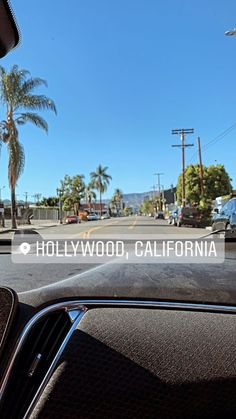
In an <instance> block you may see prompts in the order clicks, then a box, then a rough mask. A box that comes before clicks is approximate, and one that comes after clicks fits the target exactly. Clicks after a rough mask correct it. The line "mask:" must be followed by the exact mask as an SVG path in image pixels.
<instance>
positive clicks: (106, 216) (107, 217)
mask: <svg viewBox="0 0 236 419" xmlns="http://www.w3.org/2000/svg"><path fill="white" fill-rule="evenodd" d="M109 218H111V217H110V215H109V214H108V213H107V214H103V215H102V216H101V220H108V219H109Z"/></svg>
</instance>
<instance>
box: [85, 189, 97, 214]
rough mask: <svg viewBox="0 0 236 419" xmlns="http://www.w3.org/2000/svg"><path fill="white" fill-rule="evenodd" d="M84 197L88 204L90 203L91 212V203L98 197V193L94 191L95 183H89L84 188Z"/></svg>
mask: <svg viewBox="0 0 236 419" xmlns="http://www.w3.org/2000/svg"><path fill="white" fill-rule="evenodd" d="M84 197H85V201H86V205H88V203H89V210H90V212H91V203H92V200H93V199H96V193H95V192H94V191H93V185H92V184H91V183H89V184H88V185H87V186H86V187H85V190H84Z"/></svg>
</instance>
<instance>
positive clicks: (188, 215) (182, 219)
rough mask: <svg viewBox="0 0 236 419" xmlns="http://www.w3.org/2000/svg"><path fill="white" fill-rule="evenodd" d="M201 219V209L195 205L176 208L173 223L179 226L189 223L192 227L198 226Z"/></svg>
mask: <svg viewBox="0 0 236 419" xmlns="http://www.w3.org/2000/svg"><path fill="white" fill-rule="evenodd" d="M201 221H202V214H201V211H200V210H199V209H198V208H196V207H183V208H180V209H179V210H178V213H177V214H176V217H175V219H174V225H176V226H178V227H181V226H182V225H191V226H192V227H200V225H201Z"/></svg>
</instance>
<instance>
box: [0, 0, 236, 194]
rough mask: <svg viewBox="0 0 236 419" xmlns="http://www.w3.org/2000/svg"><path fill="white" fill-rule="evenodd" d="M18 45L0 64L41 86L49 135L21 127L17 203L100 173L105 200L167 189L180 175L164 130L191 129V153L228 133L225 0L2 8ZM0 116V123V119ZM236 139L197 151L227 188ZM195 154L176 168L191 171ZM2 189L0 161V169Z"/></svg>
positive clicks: (0, 161) (88, 0)
mask: <svg viewBox="0 0 236 419" xmlns="http://www.w3.org/2000/svg"><path fill="white" fill-rule="evenodd" d="M12 6H13V9H14V10H15V14H16V16H17V21H18V24H19V26H20V29H21V33H22V43H21V46H20V47H19V48H18V49H16V50H15V51H13V52H12V53H11V54H10V55H8V56H7V57H6V58H4V59H3V60H2V62H1V64H2V65H3V66H5V67H6V68H10V67H11V66H12V65H13V64H15V63H17V64H18V65H19V66H20V67H22V68H26V69H28V70H30V71H31V74H32V75H33V76H40V77H42V78H45V79H46V80H47V82H48V89H41V90H40V91H39V93H46V94H47V95H48V96H50V97H52V98H53V99H54V100H55V102H56V105H57V109H58V115H57V117H56V116H54V115H53V114H51V113H49V112H47V113H46V114H45V115H44V116H45V117H46V119H47V121H48V123H49V134H48V135H45V134H44V133H43V132H41V130H39V129H37V128H35V127H33V126H28V127H24V128H21V130H20V138H21V141H22V143H23V144H24V147H25V153H26V165H25V171H24V174H23V175H22V177H21V178H20V180H19V182H18V187H17V194H18V199H22V198H23V194H24V192H25V191H27V192H28V194H29V196H30V195H33V194H34V193H41V194H42V195H44V196H48V195H55V190H56V188H57V186H58V184H59V180H60V179H61V178H63V177H64V175H65V174H66V173H67V174H69V175H74V174H80V173H83V174H85V176H86V180H87V181H88V180H89V173H90V171H92V170H94V169H95V168H96V166H97V165H98V164H99V163H101V164H103V165H105V166H108V167H109V173H110V174H111V175H112V177H113V180H112V183H111V186H110V188H109V190H108V192H107V196H110V195H111V193H112V192H113V189H114V188H116V187H119V188H121V189H122V190H123V192H143V191H146V190H150V187H151V185H153V184H154V183H155V177H154V176H153V173H154V172H157V171H158V172H163V173H164V176H163V177H162V184H163V185H164V186H165V187H169V185H170V184H171V183H175V182H176V180H177V177H178V175H179V173H180V169H181V157H180V150H179V149H174V148H171V144H173V143H179V142H180V140H179V138H178V137H177V136H172V135H171V129H172V128H182V127H184V128H194V129H195V134H194V135H193V136H191V137H189V138H188V142H193V143H194V144H196V137H197V135H200V137H201V141H202V145H203V146H204V144H206V143H208V142H209V141H210V140H212V139H214V138H215V137H216V136H217V135H219V134H220V133H221V132H223V131H224V130H226V129H227V128H228V127H229V126H231V125H232V124H234V123H235V122H236V105H235V96H236V71H235V68H236V37H225V36H224V31H225V30H227V29H229V28H232V27H234V26H236V3H235V1H234V0H225V1H222V0H207V1H206V0H205V1H204V0H198V1H197V2H196V1H192V0H165V1H163V0H162V1H161V0H119V1H111V0H99V1H98V0H70V1H64V0H60V1H56V0H50V1H48V0H41V1H32V0H24V1H22V0H12ZM1 117H2V114H1ZM235 143H236V129H234V130H232V131H231V132H230V134H229V135H227V136H225V137H224V138H223V139H222V140H221V141H219V142H217V143H215V144H214V145H212V146H211V147H209V148H208V149H206V151H205V152H203V163H204V164H207V165H208V164H214V163H215V161H217V162H218V163H222V164H224V165H225V166H226V169H227V170H228V171H229V174H230V175H231V177H232V179H233V185H234V187H236V166H235V151H236V147H235ZM195 151H196V145H195V147H194V149H193V148H192V149H189V150H187V152H186V162H187V163H188V162H189V161H193V162H197V155H195V156H194V157H193V158H192V160H191V157H192V156H193V154H194V153H195ZM0 173H1V177H0V187H1V186H3V185H6V188H5V189H4V190H3V192H2V197H3V198H6V197H9V190H8V188H7V184H8V182H7V154H6V150H5V149H4V148H3V149H2V152H1V158H0Z"/></svg>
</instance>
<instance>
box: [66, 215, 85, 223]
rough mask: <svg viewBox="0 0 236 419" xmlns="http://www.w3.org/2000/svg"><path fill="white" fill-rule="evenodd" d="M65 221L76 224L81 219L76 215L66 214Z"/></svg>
mask: <svg viewBox="0 0 236 419" xmlns="http://www.w3.org/2000/svg"><path fill="white" fill-rule="evenodd" d="M65 222H66V224H77V223H81V219H80V217H78V215H67V216H66V219H65Z"/></svg>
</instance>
